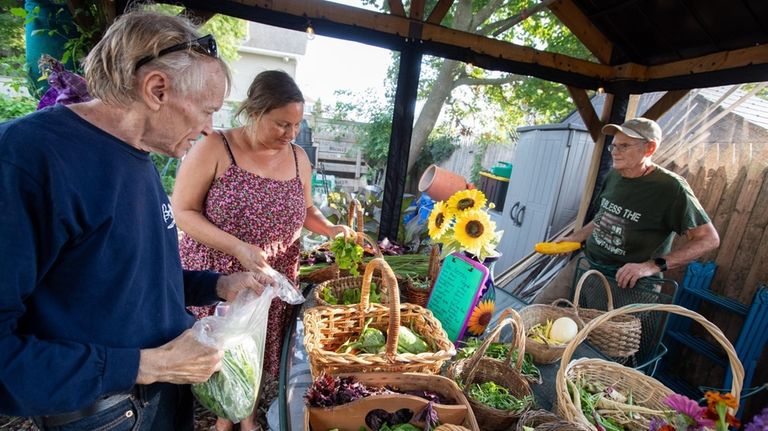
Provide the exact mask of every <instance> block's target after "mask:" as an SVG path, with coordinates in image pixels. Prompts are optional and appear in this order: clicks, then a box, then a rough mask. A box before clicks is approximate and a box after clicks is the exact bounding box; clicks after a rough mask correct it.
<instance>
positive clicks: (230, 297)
mask: <svg viewBox="0 0 768 431" xmlns="http://www.w3.org/2000/svg"><path fill="white" fill-rule="evenodd" d="M271 283H273V280H272V278H271V277H269V276H268V275H266V274H263V273H261V272H236V273H234V274H230V275H222V276H221V277H219V280H218V281H217V282H216V294H217V295H219V298H222V299H224V300H226V301H227V302H231V301H234V300H235V297H236V296H237V294H238V293H240V291H241V290H243V289H251V290H253V291H254V292H256V293H257V294H258V295H261V293H262V292H263V291H264V285H266V284H271Z"/></svg>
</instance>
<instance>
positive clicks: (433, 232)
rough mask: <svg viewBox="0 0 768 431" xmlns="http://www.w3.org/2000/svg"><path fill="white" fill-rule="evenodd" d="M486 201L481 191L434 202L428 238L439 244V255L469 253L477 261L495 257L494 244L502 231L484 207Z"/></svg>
mask: <svg viewBox="0 0 768 431" xmlns="http://www.w3.org/2000/svg"><path fill="white" fill-rule="evenodd" d="M487 202H488V200H487V199H486V197H485V195H484V194H483V192H481V191H480V190H476V189H472V190H461V191H458V192H456V193H454V194H453V195H452V196H451V197H450V198H448V200H447V201H439V202H436V203H435V206H434V208H433V209H432V211H431V212H430V213H429V222H428V227H429V237H430V238H431V239H432V241H433V242H434V243H438V244H441V249H442V251H441V255H442V257H445V256H447V255H449V254H450V253H453V252H456V251H461V252H466V253H469V254H472V255H473V256H474V257H476V258H477V259H478V260H479V261H480V262H482V261H483V260H485V258H487V257H490V256H496V255H498V253H497V251H496V245H497V244H498V243H499V241H500V240H501V235H502V234H503V233H504V231H497V230H496V223H495V222H493V221H492V220H491V216H490V215H489V214H488V210H489V209H491V208H493V207H494V205H493V203H491V204H490V205H486V204H487Z"/></svg>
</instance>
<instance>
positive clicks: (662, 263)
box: [653, 257, 667, 272]
mask: <svg viewBox="0 0 768 431" xmlns="http://www.w3.org/2000/svg"><path fill="white" fill-rule="evenodd" d="M653 263H654V264H656V266H658V267H659V271H661V272H664V271H666V270H667V259H664V258H663V257H657V258H656V259H653Z"/></svg>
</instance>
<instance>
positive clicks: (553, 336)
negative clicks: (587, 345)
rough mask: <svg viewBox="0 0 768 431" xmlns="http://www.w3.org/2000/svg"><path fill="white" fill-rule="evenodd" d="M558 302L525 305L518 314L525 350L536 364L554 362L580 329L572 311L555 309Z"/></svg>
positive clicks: (579, 319)
mask: <svg viewBox="0 0 768 431" xmlns="http://www.w3.org/2000/svg"><path fill="white" fill-rule="evenodd" d="M558 301H559V300H558ZM558 301H555V303H553V304H552V305H546V304H532V305H528V306H526V307H525V308H523V309H522V310H521V311H520V317H521V318H522V320H523V326H524V327H525V328H526V334H525V335H526V338H525V351H526V352H528V353H530V354H531V356H532V357H533V362H535V363H537V364H551V363H554V362H557V361H558V360H559V359H560V358H561V357H562V356H563V352H564V351H565V346H566V345H567V344H568V342H569V341H571V340H572V339H573V338H574V337H575V336H576V333H577V332H579V331H580V330H581V328H583V327H584V322H583V321H582V320H581V318H580V317H579V315H578V314H576V312H575V310H574V309H573V308H564V307H558V306H556V305H555V304H556V303H557V302H558Z"/></svg>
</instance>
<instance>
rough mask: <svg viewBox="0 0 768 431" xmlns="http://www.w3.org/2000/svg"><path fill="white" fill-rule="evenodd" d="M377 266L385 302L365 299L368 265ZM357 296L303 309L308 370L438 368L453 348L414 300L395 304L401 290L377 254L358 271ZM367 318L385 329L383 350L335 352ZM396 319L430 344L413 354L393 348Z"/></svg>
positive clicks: (397, 327)
mask: <svg viewBox="0 0 768 431" xmlns="http://www.w3.org/2000/svg"><path fill="white" fill-rule="evenodd" d="M377 268H378V269H380V270H381V272H382V282H383V285H384V288H383V289H386V290H387V291H389V292H390V294H391V296H390V301H389V304H388V305H387V306H384V305H380V304H369V296H370V289H371V278H372V277H373V271H374V270H375V269H377ZM361 297H362V299H361V301H360V303H359V304H357V305H338V306H320V307H313V308H310V309H308V310H306V311H305V312H304V347H305V348H306V350H307V354H308V356H309V364H310V370H311V372H312V376H314V377H317V376H318V375H319V374H320V373H321V372H325V373H327V374H339V373H355V372H372V371H387V372H420V373H427V374H437V373H439V371H440V368H441V367H442V365H443V363H444V362H445V361H446V360H448V359H450V358H451V357H452V356H453V355H455V354H456V348H455V347H454V345H453V343H451V341H450V340H449V339H448V335H447V334H446V333H445V330H443V326H442V325H441V324H440V321H439V320H437V319H436V318H435V316H434V315H432V312H431V311H429V310H427V309H425V308H423V307H419V306H418V305H413V304H407V303H406V304H400V293H399V291H398V287H397V280H396V279H395V275H394V274H393V273H392V269H391V268H390V267H389V265H388V264H387V263H386V262H385V261H384V259H382V258H375V259H373V260H371V261H370V262H369V263H368V265H367V266H366V268H365V274H363V285H362V294H361ZM366 320H370V321H371V323H370V326H371V327H373V328H377V329H380V330H382V331H386V334H387V345H386V352H384V353H376V354H374V353H359V354H355V353H337V352H336V350H337V349H338V348H339V346H341V345H342V344H343V343H344V342H345V341H347V340H348V339H350V338H351V337H358V336H359V335H360V333H361V332H362V329H363V327H364V326H365V323H366ZM400 325H403V326H407V327H408V328H410V329H411V330H413V331H414V332H415V333H417V334H418V335H419V336H421V337H422V338H423V339H424V341H426V342H427V345H429V346H430V348H431V349H432V350H433V351H431V352H425V353H419V354H413V353H398V351H397V341H398V340H397V338H398V333H399V330H400Z"/></svg>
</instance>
